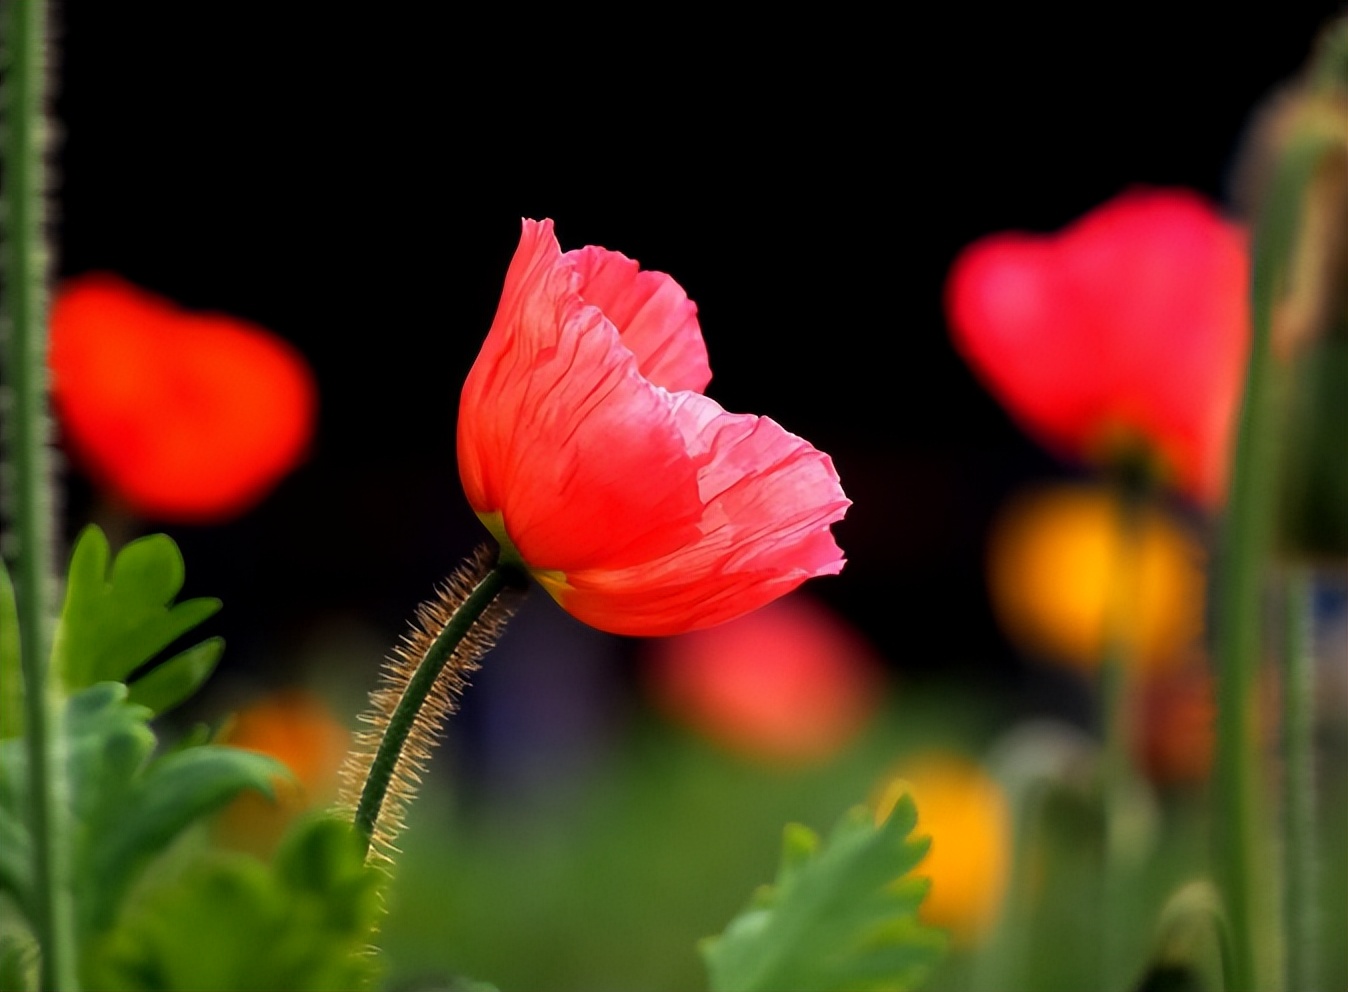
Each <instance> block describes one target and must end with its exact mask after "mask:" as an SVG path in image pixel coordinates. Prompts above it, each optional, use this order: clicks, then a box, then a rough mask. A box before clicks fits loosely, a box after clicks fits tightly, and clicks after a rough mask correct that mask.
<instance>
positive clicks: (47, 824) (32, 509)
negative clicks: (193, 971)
mask: <svg viewBox="0 0 1348 992" xmlns="http://www.w3.org/2000/svg"><path fill="white" fill-rule="evenodd" d="M47 43H48V40H47V8H46V4H45V3H44V2H42V0H23V2H18V0H15V2H11V3H8V4H6V5H5V11H4V49H5V52H4V54H5V61H6V66H5V83H4V87H3V93H4V95H3V101H4V103H3V108H4V109H3V113H4V145H3V153H2V154H3V161H4V168H5V182H4V193H3V202H4V212H5V221H6V223H5V228H6V230H5V235H6V243H5V245H4V249H3V256H4V260H3V269H4V284H5V299H6V305H5V317H6V327H5V335H4V339H5V340H4V346H5V347H4V367H5V371H6V378H7V379H8V386H9V391H10V404H11V405H10V407H9V409H8V410H6V413H5V422H6V426H7V431H6V433H7V436H6V445H7V449H8V454H9V459H10V464H11V467H12V480H11V485H12V487H13V488H12V491H11V500H12V502H11V505H10V507H9V513H10V515H11V516H12V518H13V524H14V537H15V540H16V544H17V547H16V548H14V549H13V553H15V554H16V555H17V562H16V581H15V598H16V600H17V604H18V612H19V629H20V631H21V633H22V637H21V640H20V659H21V661H20V664H21V667H22V671H23V680H24V686H25V690H26V691H25V692H24V737H25V745H26V748H27V752H28V761H29V766H28V767H29V807H30V818H31V819H30V824H29V827H30V830H31V838H32V844H33V893H34V900H33V902H34V914H35V916H36V919H34V920H33V925H34V928H35V930H36V932H37V938H38V941H39V944H40V946H41V948H42V961H41V982H40V984H41V987H42V988H44V989H53V990H61V989H74V988H76V987H77V985H78V978H77V975H76V967H75V960H76V955H75V932H74V931H75V927H74V904H73V900H72V897H71V890H70V870H69V864H68V846H67V840H68V838H69V830H68V825H67V822H66V815H67V814H66V802H65V795H66V790H65V769H64V749H63V747H62V744H61V740H62V737H61V726H60V711H59V708H58V706H57V699H56V690H55V686H54V685H53V684H52V681H51V679H50V677H49V671H48V669H49V667H50V665H49V658H50V651H51V642H52V618H53V616H54V615H55V612H54V609H53V606H52V604H53V602H54V595H53V594H54V592H55V586H56V582H55V579H54V577H53V576H54V572H53V568H52V562H53V557H54V548H55V539H54V535H55V523H54V520H53V513H52V482H51V458H50V453H49V451H48V448H47V436H48V417H47V396H46V369H47V340H46V326H45V317H46V308H47V296H48V291H47V278H48V258H47V247H46V244H45V242H44V240H43V229H44V221H45V203H44V199H43V197H44V194H45V189H46V174H45V171H44V170H45V161H44V152H45V146H46V137H47V134H46V120H45V117H44V113H43V111H44V105H45V90H46V86H45V82H46V79H45V65H44V56H45V52H46V45H47Z"/></svg>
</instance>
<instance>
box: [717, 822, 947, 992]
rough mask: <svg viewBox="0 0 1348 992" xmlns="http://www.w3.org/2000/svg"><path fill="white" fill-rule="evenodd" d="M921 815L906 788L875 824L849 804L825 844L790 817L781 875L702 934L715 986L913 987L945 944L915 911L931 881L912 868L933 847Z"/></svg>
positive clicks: (819, 990) (721, 991)
mask: <svg viewBox="0 0 1348 992" xmlns="http://www.w3.org/2000/svg"><path fill="white" fill-rule="evenodd" d="M916 823H917V810H916V808H915V807H914V805H913V802H912V799H911V798H910V797H908V796H904V797H903V798H902V799H901V800H900V801H899V803H898V805H897V806H896V807H895V809H894V811H893V812H892V813H891V814H890V816H889V819H888V820H886V821H885V822H884V823H883V824H880V825H878V826H877V825H876V824H875V822H874V818H873V816H872V814H871V813H870V812H869V811H868V810H866V809H865V808H864V807H856V808H854V809H852V810H850V811H849V812H848V813H847V815H846V816H844V817H843V819H842V820H841V822H839V824H838V825H837V826H836V827H835V828H834V830H833V833H832V834H831V835H830V836H829V839H828V843H827V844H822V845H821V844H820V841H819V838H818V837H817V836H816V835H815V834H814V833H813V832H811V831H810V830H808V829H807V828H805V827H802V826H800V825H799V824H791V825H788V826H787V828H786V833H785V840H784V844H783V852H782V863H781V867H780V868H779V870H778V874H777V880H776V881H775V882H774V883H773V884H772V885H771V886H765V887H764V888H762V889H760V890H759V891H758V892H757V893H755V895H754V897H753V899H751V901H750V903H749V906H748V907H747V908H746V909H745V910H744V912H742V913H741V914H740V915H739V916H737V917H736V918H735V919H733V920H732V921H731V922H730V924H729V925H728V926H727V927H726V929H725V932H724V933H722V934H721V935H720V936H719V937H714V938H710V939H708V940H705V941H703V942H702V945H701V951H702V957H703V960H704V961H705V962H706V965H707V969H708V971H709V973H710V977H711V987H712V990H713V992H756V990H762V992H768V990H776V992H787V990H802V992H803V990H814V992H832V990H837V992H841V990H844V989H846V990H869V989H877V990H878V989H912V988H915V987H916V986H917V984H918V983H919V982H921V981H922V980H923V979H924V978H925V977H926V975H927V974H928V973H929V972H930V970H931V969H932V967H933V966H934V965H935V964H936V962H937V961H938V960H940V958H941V956H942V954H943V953H944V951H945V944H946V940H945V935H944V933H942V932H941V931H939V930H935V929H932V928H930V927H927V926H924V925H923V924H921V923H919V922H918V919H917V910H918V907H919V905H920V904H921V902H922V899H923V897H924V896H925V894H926V890H927V883H926V882H925V881H923V880H921V879H914V878H906V877H905V876H906V875H907V874H908V872H910V871H911V870H912V869H913V868H914V867H915V866H916V865H917V864H918V862H919V861H921V860H922V857H923V855H924V854H925V853H926V850H927V847H928V842H927V841H926V840H925V839H923V840H911V839H910V838H909V834H910V833H911V832H912V829H913V827H914V826H915V825H916Z"/></svg>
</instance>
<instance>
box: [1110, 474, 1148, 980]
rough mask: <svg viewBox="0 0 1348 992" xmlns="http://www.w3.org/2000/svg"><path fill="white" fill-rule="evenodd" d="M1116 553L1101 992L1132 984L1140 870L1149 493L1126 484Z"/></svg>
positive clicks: (1121, 489) (1122, 491)
mask: <svg viewBox="0 0 1348 992" xmlns="http://www.w3.org/2000/svg"><path fill="white" fill-rule="evenodd" d="M1117 489H1118V497H1119V507H1118V512H1119V517H1118V531H1117V532H1118V554H1117V556H1116V557H1115V560H1114V565H1113V568H1112V569H1111V574H1110V588H1109V591H1108V597H1109V600H1108V606H1107V611H1106V620H1105V632H1104V645H1103V651H1102V657H1101V665H1100V709H1101V719H1102V722H1103V727H1104V749H1103V751H1104V753H1103V754H1102V756H1101V761H1102V769H1101V771H1102V783H1101V784H1102V793H1103V798H1104V816H1105V865H1104V897H1103V899H1102V901H1101V915H1102V927H1101V956H1100V964H1101V971H1102V973H1101V987H1102V988H1104V989H1110V988H1124V987H1126V986H1129V985H1130V984H1131V980H1132V975H1131V973H1128V974H1126V973H1125V969H1126V962H1125V956H1124V947H1125V940H1124V938H1125V936H1126V930H1127V921H1128V920H1129V918H1130V917H1131V915H1132V914H1131V912H1130V910H1131V908H1132V896H1133V892H1134V887H1133V885H1132V880H1133V878H1134V877H1135V876H1136V873H1137V867H1138V866H1137V860H1138V837H1137V825H1136V816H1135V810H1134V806H1133V804H1134V802H1135V801H1136V789H1137V783H1136V777H1135V773H1134V769H1133V762H1132V753H1131V728H1132V716H1133V705H1132V698H1133V675H1134V673H1135V672H1136V670H1137V663H1138V659H1137V657H1136V655H1137V650H1136V647H1135V644H1134V636H1135V633H1136V630H1137V625H1138V608H1139V602H1140V598H1141V596H1140V588H1139V586H1140V582H1141V567H1142V553H1143V552H1142V544H1143V533H1142V529H1143V512H1144V504H1145V499H1146V496H1145V494H1144V492H1143V491H1142V489H1141V486H1140V485H1139V484H1137V483H1134V482H1132V481H1130V480H1128V479H1125V480H1124V481H1123V482H1122V483H1121V484H1120V485H1119V486H1118V487H1117Z"/></svg>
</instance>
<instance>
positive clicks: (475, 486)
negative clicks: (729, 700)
mask: <svg viewBox="0 0 1348 992" xmlns="http://www.w3.org/2000/svg"><path fill="white" fill-rule="evenodd" d="M710 378H711V372H710V370H709V369H708V366H707V357H706V349H705V347H704V345H703V343H702V334H701V330H700V328H699V326H698V322H697V309H696V307H695V306H694V305H693V303H692V302H691V301H690V300H689V299H688V298H687V296H685V295H684V292H683V290H682V289H680V288H679V286H678V284H677V283H675V282H674V280H673V279H671V278H670V277H669V276H667V275H664V274H663V273H659V272H642V271H640V270H639V268H638V266H637V263H636V262H634V261H632V260H631V259H629V258H627V257H625V256H623V255H620V254H618V253H617V252H611V251H606V250H604V249H603V248H596V247H588V248H582V249H580V250H579V251H571V252H567V253H565V254H563V253H562V251H561V249H560V248H559V247H558V245H557V241H556V239H555V238H554V237H553V234H552V222H551V221H546V220H545V221H542V222H536V221H527V220H526V221H525V222H524V232H523V235H522V237H521V239H520V245H519V248H518V249H517V250H516V252H515V257H514V259H513V260H512V262H511V263H510V269H509V271H508V272H507V273H506V279H505V290H504V292H503V294H502V296H501V304H500V307H499V309H498V310H497V312H496V319H495V320H494V321H493V323H492V327H491V331H490V332H489V333H488V335H487V340H486V342H485V343H484V344H483V346H482V352H481V354H480V355H479V356H478V359H477V361H476V363H475V364H474V365H473V368H472V371H471V372H470V373H469V375H468V380H467V382H466V383H465V384H464V387H463V396H462V398H461V400H460V403H459V431H458V442H459V474H460V476H461V478H462V480H463V487H464V491H465V492H466V493H467V496H468V502H469V503H470V504H471V505H472V507H473V509H474V510H475V511H476V512H477V514H478V516H479V517H480V518H482V520H483V522H484V523H485V524H486V525H487V527H488V528H489V529H490V530H491V531H492V533H493V534H494V535H495V536H496V538H497V539H498V540H499V541H501V544H502V548H503V549H504V552H505V554H506V555H507V556H516V555H517V556H518V559H519V560H520V561H521V562H522V563H523V564H524V565H525V566H526V567H527V568H528V569H529V570H530V571H531V572H532V573H533V575H534V577H535V578H537V579H538V580H539V582H540V583H541V584H542V585H543V586H544V588H546V589H547V590H548V592H549V593H550V594H551V595H552V596H553V598H555V599H556V600H557V601H558V602H559V603H561V605H562V606H563V607H565V608H566V609H567V610H568V611H569V612H570V613H571V614H572V615H574V616H575V617H577V618H579V619H580V620H583V621H585V622H586V623H589V624H591V625H592V626H595V627H598V628H600V629H602V630H608V631H612V632H614V633H619V634H642V635H656V634H673V633H679V632H682V631H686V630H692V629H695V628H698V627H707V626H711V625H712V624H716V623H720V622H722V621H724V620H729V619H731V618H732V617H737V616H739V615H741V614H743V613H747V612H748V611H750V610H752V609H755V608H757V607H759V606H762V605H763V604H765V603H767V602H769V601H771V600H773V599H775V598H776V597H778V596H780V595H782V594H783V593H786V592H789V591H790V590H792V589H794V588H795V587H796V586H798V585H800V583H802V582H803V581H805V580H806V579H808V578H810V577H812V576H815V575H825V574H832V573H836V572H838V571H839V570H841V568H842V565H843V557H842V552H841V551H840V550H839V549H838V546H837V544H836V543H834V540H833V536H832V534H831V533H830V532H829V525H830V524H831V523H833V522H834V521H837V520H840V519H842V516H843V513H844V512H845V511H846V508H847V506H848V505H849V503H848V500H847V498H846V497H845V496H844V495H843V491H842V488H841V487H840V485H839V484H838V476H837V473H836V472H835V471H834V469H833V463H832V462H831V461H830V460H829V457H828V456H827V455H825V454H824V453H822V452H820V451H818V450H816V449H815V448H813V447H811V446H810V445H809V444H808V443H807V442H805V441H804V440H802V439H801V438H799V437H796V436H795V435H793V434H789V433H787V432H786V431H785V430H783V429H782V428H781V427H779V426H778V425H777V424H776V423H774V422H773V421H771V420H769V419H767V418H766V417H755V416H747V415H738V414H730V413H727V412H726V411H724V410H723V409H721V407H720V406H719V405H718V404H716V403H715V402H713V401H712V400H710V399H708V398H707V397H705V396H703V395H702V390H703V389H704V388H705V386H706V384H707V381H708V380H709V379H710Z"/></svg>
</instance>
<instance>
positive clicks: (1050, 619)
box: [988, 485, 1204, 674]
mask: <svg viewBox="0 0 1348 992" xmlns="http://www.w3.org/2000/svg"><path fill="white" fill-rule="evenodd" d="M1122 512H1123V511H1122V506H1121V505H1120V502H1119V499H1118V497H1117V496H1116V495H1115V494H1114V493H1113V492H1111V491H1110V490H1108V489H1105V488H1103V487H1098V486H1085V485H1077V486H1060V487H1056V488H1052V489H1043V490H1039V491H1036V492H1032V493H1028V494H1025V495H1022V496H1020V497H1018V498H1017V499H1015V500H1013V501H1012V503H1011V504H1010V506H1008V507H1007V509H1006V510H1005V511H1004V512H1003V514H1002V516H1001V519H1000V520H999V521H998V522H997V524H996V526H995V527H994V528H993V533H992V536H991V541H990V547H989V558H988V582H989V586H990V591H991V595H992V604H993V608H994V610H995V611H996V613H997V616H998V619H999V620H1000V622H1001V624H1002V626H1003V628H1004V629H1005V630H1006V632H1007V634H1008V636H1010V637H1011V638H1012V639H1013V640H1015V641H1016V642H1017V643H1018V644H1019V645H1020V646H1021V647H1022V648H1023V649H1025V650H1026V651H1028V652H1031V653H1034V654H1039V655H1043V656H1045V657H1047V658H1049V659H1052V660H1056V661H1061V662H1064V663H1066V664H1069V665H1071V666H1073V667H1075V668H1078V669H1080V670H1082V671H1088V672H1089V671H1094V670H1095V669H1097V668H1098V667H1099V665H1100V656H1101V653H1102V651H1103V648H1104V641H1105V631H1106V625H1107V623H1108V617H1109V615H1110V610H1111V601H1113V602H1116V603H1117V602H1118V596H1119V590H1120V588H1121V584H1123V583H1127V584H1128V587H1127V588H1130V589H1131V593H1132V602H1133V608H1132V611H1131V612H1132V616H1131V618H1130V619H1129V620H1128V621H1126V622H1125V623H1124V625H1123V629H1122V631H1121V634H1122V636H1123V637H1124V638H1125V639H1126V644H1127V647H1128V650H1129V651H1130V653H1131V655H1132V656H1134V657H1135V658H1136V659H1137V662H1138V665H1139V667H1140V669H1141V672H1142V673H1144V674H1146V673H1158V672H1161V671H1168V670H1171V669H1174V668H1177V667H1179V666H1181V665H1182V664H1183V663H1184V662H1185V661H1186V659H1187V658H1188V656H1189V652H1188V649H1189V648H1190V647H1191V646H1192V645H1193V644H1194V643H1195V642H1196V640H1197V639H1198V637H1199V635H1200V634H1201V633H1202V623H1203V620H1202V614H1203V595H1204V583H1203V571H1202V563H1203V550H1202V547H1201V546H1200V545H1199V544H1198V543H1197V541H1196V540H1195V539H1194V538H1192V537H1191V536H1190V535H1189V534H1187V533H1186V532H1185V531H1184V530H1183V529H1182V528H1181V527H1180V526H1179V525H1178V524H1177V523H1176V522H1174V521H1173V520H1172V519H1171V518H1169V517H1168V516H1167V515H1166V514H1164V513H1163V512H1161V511H1160V510H1159V509H1157V508H1154V507H1147V508H1145V509H1143V510H1141V511H1140V512H1141V514H1142V516H1141V521H1140V523H1139V525H1138V526H1139V534H1140V545H1139V547H1138V548H1137V549H1136V550H1135V551H1134V553H1133V555H1132V557H1131V560H1132V561H1133V562H1134V563H1135V568H1136V571H1135V572H1133V573H1132V574H1131V575H1128V574H1124V573H1125V570H1126V563H1127V562H1128V561H1129V560H1130V559H1129V557H1128V556H1126V555H1125V554H1124V535H1123V528H1122ZM1128 570H1129V571H1131V569H1128Z"/></svg>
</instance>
